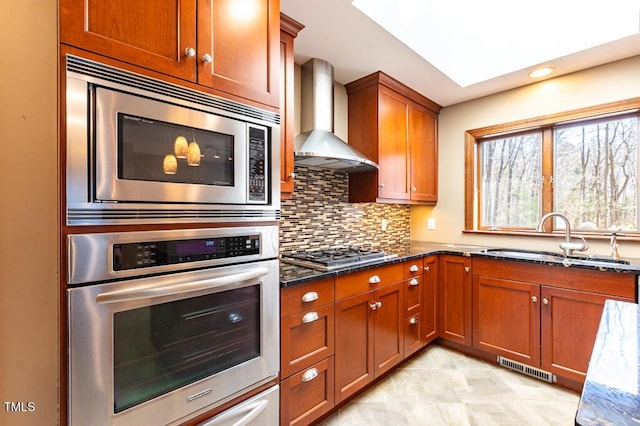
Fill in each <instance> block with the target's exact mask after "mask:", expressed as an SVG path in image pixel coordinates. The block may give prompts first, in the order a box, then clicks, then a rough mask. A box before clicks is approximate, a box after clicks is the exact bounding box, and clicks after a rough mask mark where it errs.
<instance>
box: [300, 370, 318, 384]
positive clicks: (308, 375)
mask: <svg viewBox="0 0 640 426" xmlns="http://www.w3.org/2000/svg"><path fill="white" fill-rule="evenodd" d="M318 374H319V373H318V369H317V368H310V369H308V370H307V371H305V372H304V374H303V375H302V379H301V380H302V381H303V382H309V381H311V380H313V379H315V378H316V377H318Z"/></svg>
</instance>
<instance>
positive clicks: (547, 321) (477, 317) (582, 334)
mask: <svg viewBox="0 0 640 426" xmlns="http://www.w3.org/2000/svg"><path fill="white" fill-rule="evenodd" d="M634 286H635V276H633V275H630V274H619V273H615V272H603V271H595V270H587V269H579V268H558V267H555V266H547V265H537V264H529V263H524V262H512V261H504V260H493V259H474V261H473V347H474V348H476V349H479V350H482V351H484V352H488V353H491V354H495V355H500V356H504V357H506V358H509V359H512V360H514V361H518V362H522V363H524V364H526V365H530V366H532V367H536V368H540V369H542V370H544V371H547V372H550V373H552V374H555V375H557V376H559V377H562V378H565V379H568V380H571V381H574V382H578V383H583V382H584V378H585V374H586V370H587V367H588V364H589V357H590V354H591V348H592V347H593V343H594V341H595V336H596V332H597V329H598V324H599V322H600V316H601V314H602V309H603V306H604V302H605V300H607V299H614V300H624V301H633V300H634V299H633V298H634Z"/></svg>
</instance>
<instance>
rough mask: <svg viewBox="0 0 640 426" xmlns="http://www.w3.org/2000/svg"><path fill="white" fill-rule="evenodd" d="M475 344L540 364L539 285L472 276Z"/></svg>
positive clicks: (532, 363)
mask: <svg viewBox="0 0 640 426" xmlns="http://www.w3.org/2000/svg"><path fill="white" fill-rule="evenodd" d="M472 299H473V346H474V347H475V348H477V349H480V350H483V351H485V352H489V353H492V354H495V355H502V356H504V357H507V358H509V359H512V360H514V361H520V362H522V363H525V364H528V365H531V366H534V367H539V366H540V286H539V285H537V284H528V283H523V282H519V281H512V280H505V279H500V278H494V277H485V276H478V275H474V276H473V296H472Z"/></svg>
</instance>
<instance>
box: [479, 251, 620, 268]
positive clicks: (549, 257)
mask: <svg viewBox="0 0 640 426" xmlns="http://www.w3.org/2000/svg"><path fill="white" fill-rule="evenodd" d="M480 253H482V254H489V255H495V256H500V257H512V258H516V259H529V260H538V261H542V262H547V261H548V262H562V263H567V264H568V266H569V265H570V264H575V265H588V266H601V267H608V268H612V267H615V266H628V265H629V262H628V261H626V260H616V259H611V258H608V257H596V256H565V255H564V254H562V253H554V252H550V251H537V250H525V249H507V248H487V249H483V250H481V251H480Z"/></svg>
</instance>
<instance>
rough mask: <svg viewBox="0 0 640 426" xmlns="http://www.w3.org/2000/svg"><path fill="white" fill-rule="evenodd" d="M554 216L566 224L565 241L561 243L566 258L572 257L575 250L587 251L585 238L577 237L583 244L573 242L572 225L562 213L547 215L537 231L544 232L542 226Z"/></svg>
mask: <svg viewBox="0 0 640 426" xmlns="http://www.w3.org/2000/svg"><path fill="white" fill-rule="evenodd" d="M553 216H555V217H558V218H560V219H562V220H564V224H565V228H564V229H565V234H564V241H563V242H561V243H560V248H561V249H562V251H563V252H564V255H565V256H571V255H572V254H573V251H574V250H577V251H586V250H587V249H588V248H589V244H588V243H587V241H586V240H585V239H584V237H582V236H580V235H578V236H577V237H578V238H580V239H581V240H582V241H581V242H576V243H574V242H572V241H571V224H570V223H569V219H567V217H566V216H565V215H563V214H562V213H558V212H551V213H547V214H545V215H544V216H542V217H541V218H540V221H539V222H538V227H537V229H536V230H537V231H538V232H542V226H543V225H544V222H545V221H546V220H547V219H549V218H550V217H553Z"/></svg>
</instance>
